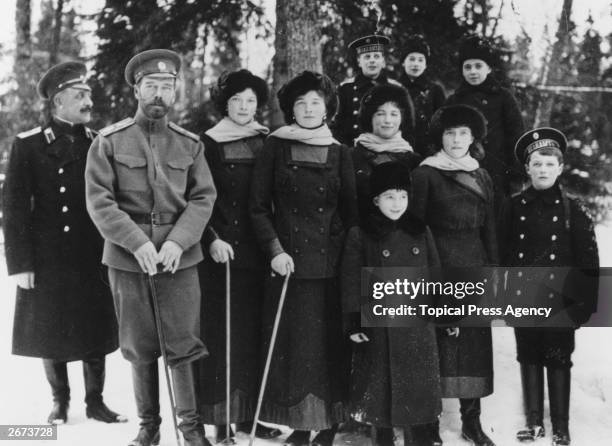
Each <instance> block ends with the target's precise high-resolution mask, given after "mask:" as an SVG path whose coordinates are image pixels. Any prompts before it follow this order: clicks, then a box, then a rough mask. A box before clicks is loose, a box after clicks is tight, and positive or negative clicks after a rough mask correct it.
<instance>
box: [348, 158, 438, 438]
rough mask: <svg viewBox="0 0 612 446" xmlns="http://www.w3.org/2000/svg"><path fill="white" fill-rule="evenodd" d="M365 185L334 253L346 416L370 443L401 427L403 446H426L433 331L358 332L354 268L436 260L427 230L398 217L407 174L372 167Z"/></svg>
mask: <svg viewBox="0 0 612 446" xmlns="http://www.w3.org/2000/svg"><path fill="white" fill-rule="evenodd" d="M370 184H371V187H370V203H372V206H371V207H370V212H369V214H368V216H367V217H366V218H365V219H364V221H363V222H362V224H361V225H360V227H358V228H357V227H356V228H352V229H351V230H350V232H349V234H348V236H347V241H346V247H345V249H344V253H343V255H342V274H341V289H342V306H343V308H342V310H343V312H344V313H345V314H346V318H345V320H347V321H348V322H349V324H348V326H347V327H346V328H347V329H346V331H347V332H348V335H349V336H350V339H351V340H352V341H353V342H354V343H355V344H354V345H355V348H354V354H353V367H352V371H351V386H350V388H351V392H350V405H349V410H350V414H351V415H352V416H353V417H354V418H355V419H356V420H357V421H359V422H362V423H368V424H371V425H372V426H374V427H375V428H376V436H375V438H376V444H377V445H380V446H392V445H393V427H403V428H404V429H405V430H406V431H408V435H407V436H406V437H405V443H404V444H405V446H408V445H409V444H410V445H419V446H421V445H424V444H430V443H427V438H428V435H429V432H428V429H427V425H429V424H431V423H435V422H436V421H437V420H438V416H439V415H440V412H441V410H442V404H441V400H440V382H439V380H440V372H439V360H438V347H437V344H436V332H435V329H434V327H433V325H427V326H424V327H393V328H392V329H389V328H385V327H376V328H362V327H360V323H359V321H360V311H361V308H360V296H361V268H362V267H379V268H380V267H423V266H433V267H436V266H439V264H440V260H439V258H438V250H437V249H436V245H435V243H434V240H433V237H432V235H431V232H430V231H429V229H428V228H427V227H426V226H425V225H424V224H423V222H422V221H421V220H419V219H418V218H416V217H414V216H413V215H412V214H410V213H409V212H406V208H407V206H408V198H407V197H408V194H409V192H410V171H409V170H408V169H407V168H405V167H404V166H402V165H401V164H399V163H396V162H390V163H384V164H380V165H378V166H376V167H375V168H374V171H373V174H372V175H371V177H370ZM373 200H374V201H375V202H376V203H377V205H374V203H373ZM402 206H403V213H402V214H400V211H401V209H402ZM398 214H399V215H398ZM419 279H420V277H419V278H417V279H415V280H419ZM423 303H425V302H423Z"/></svg>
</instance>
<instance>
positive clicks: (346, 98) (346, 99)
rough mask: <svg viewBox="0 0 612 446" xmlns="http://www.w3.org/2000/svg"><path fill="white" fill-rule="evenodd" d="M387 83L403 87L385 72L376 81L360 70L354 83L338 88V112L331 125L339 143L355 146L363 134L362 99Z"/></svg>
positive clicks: (347, 83)
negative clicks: (354, 142)
mask: <svg viewBox="0 0 612 446" xmlns="http://www.w3.org/2000/svg"><path fill="white" fill-rule="evenodd" d="M386 83H391V84H394V85H401V84H400V83H399V82H398V81H396V80H394V79H391V78H389V76H388V74H387V72H386V71H385V70H383V71H382V72H381V73H380V75H379V76H378V77H377V78H376V79H375V80H372V79H370V78H369V77H366V76H364V75H363V74H362V73H361V70H359V74H358V75H357V76H355V80H354V81H352V82H345V83H343V84H341V85H340V87H338V112H337V113H336V116H335V117H334V121H333V123H332V125H331V129H332V132H333V133H334V137H335V138H336V139H337V140H338V141H340V142H341V143H342V144H346V145H347V146H352V145H353V140H354V139H355V138H357V137H358V136H359V134H360V133H361V129H360V128H359V120H358V115H359V106H360V105H361V99H362V98H363V97H364V96H365V94H366V93H367V92H368V91H370V89H371V88H372V87H374V86H375V85H379V84H386Z"/></svg>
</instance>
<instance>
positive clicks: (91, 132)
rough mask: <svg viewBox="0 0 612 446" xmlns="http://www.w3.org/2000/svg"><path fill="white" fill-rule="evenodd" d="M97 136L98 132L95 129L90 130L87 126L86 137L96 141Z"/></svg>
mask: <svg viewBox="0 0 612 446" xmlns="http://www.w3.org/2000/svg"><path fill="white" fill-rule="evenodd" d="M97 134H98V132H96V131H95V130H94V129H90V128H89V127H87V126H86V127H85V135H86V136H87V137H88V138H89V139H91V140H93V139H95V137H96V135H97Z"/></svg>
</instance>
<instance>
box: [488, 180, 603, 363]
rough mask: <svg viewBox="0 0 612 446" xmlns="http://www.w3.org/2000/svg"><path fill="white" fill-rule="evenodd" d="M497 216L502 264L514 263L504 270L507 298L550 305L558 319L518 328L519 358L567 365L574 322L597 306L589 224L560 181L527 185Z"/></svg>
mask: <svg viewBox="0 0 612 446" xmlns="http://www.w3.org/2000/svg"><path fill="white" fill-rule="evenodd" d="M501 215H502V216H501V222H500V227H501V237H500V248H501V253H502V264H503V265H504V266H511V267H515V268H513V269H511V270H510V271H509V274H508V280H507V288H506V300H507V302H508V303H509V304H514V305H518V306H521V305H523V306H524V305H525V304H528V305H529V306H532V305H533V306H537V307H550V308H551V310H552V311H551V318H555V319H557V323H555V325H554V327H555V328H552V327H548V328H543V327H530V328H517V329H516V335H517V352H518V358H519V361H521V362H537V363H540V362H542V361H544V362H546V363H548V364H552V363H554V364H556V365H570V364H571V361H570V355H571V353H572V351H573V349H574V336H573V331H574V327H578V326H580V325H581V324H583V323H585V322H586V321H587V320H588V319H589V317H590V316H591V314H592V313H593V312H595V311H596V309H597V295H598V291H599V290H598V267H599V255H598V249H597V242H596V240H595V231H594V229H593V223H592V221H591V219H590V218H589V217H588V215H587V214H586V213H585V211H584V210H583V209H582V207H581V206H580V204H579V203H578V201H577V200H576V199H574V198H570V197H568V196H567V194H566V192H565V191H564V190H563V189H562V188H561V187H560V186H559V185H558V184H555V185H554V186H553V187H551V188H549V189H546V190H536V189H534V188H533V187H530V188H528V189H526V190H525V191H524V192H522V193H520V194H517V195H515V196H514V197H512V198H510V199H508V200H507V201H506V203H505V204H504V206H503V208H502V214H501ZM523 267H524V268H523ZM530 267H537V268H530ZM530 279H535V280H530ZM521 322H526V321H521ZM527 322H528V321H527Z"/></svg>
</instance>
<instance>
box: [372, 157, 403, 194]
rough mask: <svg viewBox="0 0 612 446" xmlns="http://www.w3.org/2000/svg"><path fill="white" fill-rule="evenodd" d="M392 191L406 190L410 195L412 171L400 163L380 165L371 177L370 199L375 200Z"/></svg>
mask: <svg viewBox="0 0 612 446" xmlns="http://www.w3.org/2000/svg"><path fill="white" fill-rule="evenodd" d="M390 189H398V190H405V191H406V192H408V193H410V190H411V189H412V185H411V182H410V171H409V170H408V168H406V167H405V166H403V165H402V164H400V163H398V162H388V163H382V164H378V165H377V166H375V167H374V169H372V174H371V175H370V197H371V198H374V197H377V196H378V195H380V194H382V193H383V192H385V191H388V190H390Z"/></svg>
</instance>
